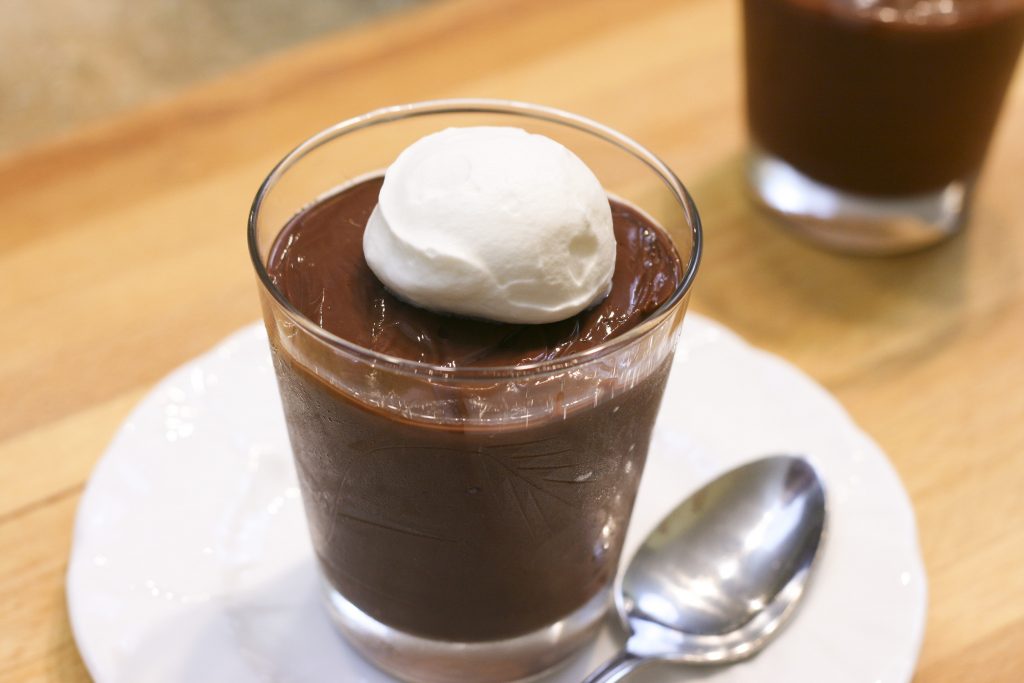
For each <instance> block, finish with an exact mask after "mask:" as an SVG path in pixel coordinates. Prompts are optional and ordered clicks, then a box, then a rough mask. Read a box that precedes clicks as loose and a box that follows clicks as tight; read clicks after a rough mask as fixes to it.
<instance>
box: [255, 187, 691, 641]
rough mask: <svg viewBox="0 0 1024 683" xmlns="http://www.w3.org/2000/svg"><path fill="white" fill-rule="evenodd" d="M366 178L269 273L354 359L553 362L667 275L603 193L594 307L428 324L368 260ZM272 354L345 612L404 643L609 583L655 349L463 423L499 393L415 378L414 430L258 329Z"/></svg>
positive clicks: (666, 262)
mask: <svg viewBox="0 0 1024 683" xmlns="http://www.w3.org/2000/svg"><path fill="white" fill-rule="evenodd" d="M381 182H382V180H381V178H374V179H371V180H365V181H362V182H360V183H357V184H355V185H354V186H351V187H348V188H347V189H344V190H342V191H340V192H337V193H336V194H334V195H332V196H329V197H326V198H324V199H322V200H320V201H318V202H316V203H314V204H313V205H311V206H309V207H307V208H306V209H304V210H303V211H302V212H300V213H299V214H298V215H297V216H295V217H294V218H293V219H292V220H291V221H290V222H289V223H288V224H287V225H286V226H285V227H284V228H283V230H282V231H281V233H280V235H279V236H278V238H277V240H276V242H275V243H274V245H273V247H272V249H271V251H270V256H269V259H268V264H267V270H268V272H269V274H270V277H271V279H272V281H273V283H274V285H275V286H276V287H277V288H279V289H280V291H281V292H282V294H283V295H284V297H285V298H286V299H287V300H288V301H289V302H290V303H291V305H292V306H294V307H295V308H296V309H297V310H298V311H299V312H301V313H302V314H303V315H304V316H305V317H307V318H309V319H310V320H312V321H313V322H314V323H316V324H318V325H320V326H321V327H323V328H324V329H325V330H327V331H328V332H331V333H333V334H335V335H337V336H338V337H341V338H342V339H344V340H347V341H348V342H351V343H354V344H356V345H358V346H360V347H362V348H365V349H369V350H372V351H375V352H379V353H382V354H387V355H388V356H392V357H395V358H400V359H406V360H410V361H418V362H421V363H428V364H431V365H435V366H444V367H446V368H452V369H464V368H495V367H507V366H518V365H523V364H532V363H536V362H538V361H551V360H557V359H560V358H566V357H568V356H570V355H573V354H577V353H579V352H581V351H586V350H587V349H592V348H594V347H595V346H597V345H599V344H602V343H604V342H607V341H608V340H609V339H612V338H614V337H616V336H618V335H621V334H623V333H624V332H626V331H628V330H630V329H631V328H633V327H635V326H636V325H638V324H639V323H641V322H642V321H644V320H646V319H647V318H649V317H650V316H651V315H652V314H653V313H654V312H655V311H656V310H658V309H659V308H660V307H661V306H662V305H663V304H665V303H666V302H667V301H668V300H669V299H670V298H671V297H672V295H673V293H675V292H676V290H677V288H678V287H679V285H680V283H681V281H682V278H683V272H682V271H683V268H682V264H681V263H680V259H679V256H678V254H677V253H676V250H675V248H674V247H673V245H672V242H671V240H670V238H669V237H668V236H667V235H666V234H665V233H664V232H663V231H662V230H661V228H659V227H658V226H656V225H655V224H654V223H653V222H652V221H651V219H649V218H648V217H646V216H645V215H644V214H643V213H641V212H640V211H638V210H637V209H635V208H633V207H631V206H630V205H628V204H625V203H623V202H619V201H616V200H611V202H610V203H611V207H612V217H613V225H614V232H615V238H616V242H617V257H616V263H615V272H614V276H613V280H612V288H611V293H610V294H609V295H608V297H607V298H605V299H604V300H603V301H602V302H601V303H599V304H598V305H596V306H595V307H593V308H591V309H589V310H586V311H583V312H582V313H580V314H578V315H575V316H573V317H571V318H569V319H568V320H563V321H560V322H556V323H549V324H542V325H520V324H507V323H495V322H487V321H483V320H471V319H466V318H459V317H453V316H448V315H443V314H438V313H433V312H431V311H428V310H425V309H422V308H418V307H415V306H412V305H410V304H407V303H405V302H403V301H402V300H400V299H398V298H396V297H395V296H393V295H392V294H391V293H390V292H389V291H388V290H386V289H385V288H384V286H383V285H382V284H381V283H380V281H379V280H378V279H377V278H376V277H375V276H374V274H373V272H372V271H371V270H370V269H369V267H368V266H367V264H366V261H365V258H364V256H363V250H362V247H361V245H362V234H363V230H364V228H365V225H366V222H367V220H368V217H369V215H370V213H371V211H372V210H373V208H374V206H375V205H376V203H377V196H378V194H379V191H380V187H381ZM268 327H269V326H268ZM271 346H272V350H273V353H274V359H275V363H276V366H277V372H278V378H279V383H280V387H281V395H282V399H283V402H284V408H285V413H286V417H287V422H288V427H289V433H290V437H291V441H292V446H293V450H294V452H295V458H296V463H297V466H298V472H299V477H300V480H301V483H302V491H303V496H304V503H305V506H306V513H307V518H308V520H309V524H310V528H311V533H312V535H313V540H314V547H315V548H316V550H317V553H318V556H319V560H320V563H321V566H322V569H323V573H324V575H325V576H326V578H327V580H328V581H329V582H330V583H331V584H332V585H333V586H334V587H335V588H336V589H337V590H338V591H339V592H340V593H341V594H342V595H343V596H344V597H345V598H346V599H347V600H348V601H350V602H351V603H353V604H354V605H355V606H356V607H358V608H359V609H361V610H362V611H363V612H365V613H366V614H368V615H370V616H371V617H373V618H375V619H376V620H378V621H380V622H382V623H384V624H386V625H388V626H391V627H394V628H397V629H400V630H402V631H405V632H408V633H411V634H415V635H419V636H423V637H427V638H432V639H441V640H449V641H460V642H472V641H484V640H495V639H503V638H510V637H514V636H517V635H521V634H525V633H528V632H531V631H534V630H536V629H538V628H542V627H544V626H547V625H549V624H552V623H554V622H556V621H558V620H559V619H561V618H563V617H565V616H566V615H568V614H570V613H572V612H574V611H575V610H577V609H579V608H580V607H582V606H583V605H585V604H586V603H588V601H590V600H592V599H594V598H595V596H597V595H598V594H599V592H601V591H602V590H604V589H607V588H608V586H609V585H610V583H611V581H612V579H613V577H614V575H615V571H616V566H617V563H618V559H619V554H620V551H621V549H622V540H623V536H624V533H625V526H626V523H627V522H628V519H629V513H630V511H631V509H632V506H633V500H634V497H635V494H636V488H637V483H638V479H639V477H640V474H641V471H642V469H643V465H644V460H645V457H646V452H647V447H648V443H649V441H650V436H651V429H652V427H653V424H654V419H655V416H656V414H657V410H658V405H659V403H660V400H661V394H662V390H663V388H664V383H665V380H666V377H667V374H668V365H669V363H670V361H671V354H669V356H668V357H667V358H664V359H663V360H661V361H659V365H658V366H657V367H656V368H654V369H653V370H651V371H649V372H646V373H638V374H637V376H636V379H635V381H628V382H623V381H621V380H617V381H616V382H611V381H610V380H607V379H605V380H602V379H594V378H593V377H589V376H585V373H581V374H580V376H579V377H578V378H575V379H573V378H570V379H568V380H566V379H565V378H562V379H561V380H560V381H562V382H570V383H571V382H576V383H578V384H579V385H580V386H575V387H574V386H570V385H565V386H564V387H563V388H564V391H558V392H557V393H552V394H551V395H552V396H554V397H555V398H553V399H552V400H553V401H555V402H556V403H555V405H553V406H551V407H549V409H548V410H547V412H546V417H542V418H540V419H520V420H496V421H495V422H494V423H493V424H490V423H487V422H486V421H483V422H480V421H477V422H474V423H472V424H470V423H467V422H465V421H463V420H462V419H461V418H462V417H464V416H465V415H466V414H467V413H468V412H471V411H474V410H477V406H478V404H479V403H480V402H481V400H483V401H484V402H487V401H490V402H493V403H494V404H496V405H500V404H501V402H502V400H503V399H502V397H503V396H504V395H505V392H508V391H514V390H515V386H514V382H499V383H495V382H487V381H484V380H481V381H479V382H476V381H474V382H471V383H466V384H465V385H459V386H460V387H461V388H453V385H450V384H449V385H445V386H443V387H442V386H435V385H433V384H430V383H429V382H426V381H425V382H424V383H423V385H422V386H420V387H419V389H418V391H421V392H428V393H429V392H431V391H433V392H436V396H435V397H434V398H438V399H440V400H438V405H440V406H443V410H442V411H441V412H439V413H435V414H432V415H431V416H430V419H424V418H423V417H422V416H415V415H413V416H410V415H405V414H403V413H402V412H401V411H396V410H393V409H389V408H388V407H387V406H381V405H377V404H371V403H369V402H366V401H364V400H362V399H361V397H360V396H357V395H354V394H353V393H351V392H347V391H345V390H343V389H341V388H339V387H338V386H337V385H336V384H333V383H331V382H329V381H327V380H325V379H323V378H322V377H321V376H319V373H318V372H317V370H316V369H315V368H310V367H308V365H307V364H306V363H304V362H302V361H301V360H299V359H297V358H296V357H294V355H293V354H291V353H289V350H288V346H287V343H286V340H283V339H282V338H281V337H280V336H277V335H275V333H274V332H273V331H272V332H271ZM629 371H630V369H629V368H624V369H623V372H624V373H626V374H628V373H629ZM613 384H614V387H613V386H612V385H613ZM573 391H575V392H577V393H581V392H582V393H583V394H584V395H586V396H589V397H590V399H589V400H587V401H584V402H569V401H568V400H567V399H560V398H558V397H560V396H564V395H568V394H571V393H573ZM385 393H386V392H385ZM560 400H566V404H565V405H563V406H562V407H561V408H559V407H558V405H557V402H558V401H560Z"/></svg>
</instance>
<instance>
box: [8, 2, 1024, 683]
mask: <svg viewBox="0 0 1024 683" xmlns="http://www.w3.org/2000/svg"><path fill="white" fill-rule="evenodd" d="M739 39H740V36H739V30H738V3H735V2H728V1H725V0H645V2H642V3H638V2H624V1H623V2H612V1H606V0H562V1H560V2H548V1H547V0H495V1H493V2H462V1H458V0H456V1H455V2H443V3H440V4H437V5H433V6H431V7H428V8H425V9H422V10H417V11H415V12H413V13H410V14H405V15H401V16H398V17H395V18H392V19H389V20H386V21H385V22H384V23H378V24H374V25H371V26H369V27H365V28H362V29H359V30H357V31H355V32H348V33H344V34H341V35H338V36H334V37H332V38H330V39H328V40H325V41H322V42H318V43H315V44H310V45H307V46H304V47H302V48H301V49H299V50H297V51H294V52H291V53H289V54H286V55H284V56H280V57H277V58H274V59H273V60H271V61H268V62H265V63H262V64H260V65H258V66H255V67H253V68H250V69H248V70H246V71H243V72H241V73H237V74H235V75H233V76H232V77H230V78H227V79H225V80H221V81H218V82H215V83H211V84H208V85H204V86H202V87H199V88H196V89H194V90H191V91H189V92H188V93H186V94H185V95H183V96H181V97H179V98H177V99H175V100H173V101H170V102H166V103H163V104H161V105H159V106H155V107H153V108H150V109H147V110H145V111H139V112H136V113H133V114H132V115H130V116H128V117H126V118H122V119H119V120H116V121H111V122H108V123H105V124H103V125H102V126H99V127H95V128H92V129H89V130H87V131H83V132H79V133H76V134H75V135H74V136H72V137H69V138H65V139H62V140H59V141H55V142H52V143H50V144H48V145H47V146H45V147H42V148H36V149H34V150H32V151H29V152H27V153H24V154H23V155H21V156H18V157H15V158H11V159H7V160H6V161H0V321H2V323H0V325H2V330H3V333H2V334H0V681H2V682H3V683H9V682H19V683H20V682H22V681H80V680H88V674H87V673H86V671H85V669H84V667H83V665H82V663H81V660H80V658H79V656H78V654H77V651H76V649H75V645H74V642H73V640H72V637H71V633H70V630H69V626H68V621H67V613H66V608H65V606H64V589H63V578H64V572H65V570H66V566H67V557H68V549H69V544H70V541H71V531H72V523H73V519H74V514H75V507H76V503H77V500H78V497H79V495H80V493H81V491H82V487H83V486H84V483H85V481H86V479H87V477H88V476H89V472H90V470H91V468H92V467H93V465H94V464H95V463H96V461H97V459H98V458H99V457H100V455H101V454H102V452H103V449H104V447H105V446H106V444H107V442H108V440H109V439H110V438H111V436H112V434H113V433H114V431H115V429H116V428H117V426H118V424H119V423H120V422H121V420H123V419H124V417H125V416H126V414H127V413H128V411H129V410H130V409H131V407H132V406H133V405H134V403H135V402H136V401H137V400H138V399H139V398H140V397H141V396H142V395H144V393H145V392H146V391H147V389H148V388H150V387H151V386H152V385H153V384H154V383H155V382H156V381H157V380H158V379H159V378H160V377H162V376H163V375H165V374H166V373H167V372H168V371H170V370H171V369H173V368H174V367H175V366H177V365H179V364H180V363H182V362H184V361H186V360H188V359H189V358H191V357H193V356H195V355H196V354H198V353H199V352H201V351H203V350H205V349H207V348H208V347H210V346H211V345H213V344H214V343H215V342H216V341H217V340H219V339H220V338H222V337H223V336H225V335H227V334H228V333H230V332H231V331H233V330H235V329H236V328H238V327H240V326H241V325H244V324H245V323H248V322H250V321H252V320H254V319H256V318H257V317H258V315H259V311H258V308H257V302H256V289H255V283H254V278H253V275H252V274H251V272H250V266H249V263H248V257H247V254H246V250H245V242H244V227H245V218H246V213H247V210H248V207H249V203H250V201H251V199H252V196H253V194H254V192H255V190H256V187H257V185H258V184H259V182H260V180H261V179H262V178H263V176H264V175H265V174H266V172H267V171H268V170H269V169H270V167H271V166H272V164H273V163H274V162H275V161H276V160H277V159H278V158H280V157H281V156H282V155H283V154H284V153H285V152H286V151H287V150H288V149H289V148H291V147H292V146H293V145H295V144H296V143H297V142H299V141H300V140H302V139H303V138H305V137H306V136H308V135H309V134H311V133H313V132H315V131H317V130H318V129H320V128H323V127H324V126H326V125H328V124H331V123H333V122H335V121H337V120H339V119H342V118H344V117H347V116H349V115H352V114H356V113H360V112H363V111H365V110H368V109H371V108H373V107H377V106H380V105H385V104H394V103H397V102H403V101H412V100H419V99H425V98H434V97H447V96H496V97H506V98H516V99H525V100H532V101H538V102H542V103H546V104H551V105H555V106H559V107H563V108H566V109H569V110H572V111H576V112H579V113H581V114H584V115H587V116H591V117H594V118H596V119H599V120H601V121H603V122H605V123H607V124H609V125H611V126H613V127H615V128H618V129H620V130H622V131H624V132H626V133H627V134H629V135H631V136H633V137H635V138H637V139H638V140H639V141H640V142H642V143H644V144H646V145H647V146H649V147H650V148H651V149H653V150H654V151H655V152H656V153H658V154H659V155H661V156H662V157H663V158H665V159H666V160H667V161H668V162H669V163H670V165H672V166H673V167H674V168H675V170H676V171H677V173H678V174H679V175H680V176H681V177H682V178H683V180H684V182H686V183H687V184H688V185H689V187H690V188H691V190H692V192H693V195H694V197H695V199H696V202H697V204H698V206H699V208H700V211H701V213H702V215H703V219H704V224H705V228H706V240H707V249H706V256H705V260H704V263H703V267H702V271H701V274H700V277H699V279H698V284H697V289H696V294H695V299H694V307H695V308H696V309H697V310H699V311H701V312H703V313H706V314H708V315H710V316H712V317H714V318H717V319H718V320H720V321H722V322H724V323H725V324H727V325H729V326H730V327H732V328H733V329H735V330H736V331H737V332H739V333H740V334H742V335H743V336H745V337H746V338H747V339H749V340H750V341H751V342H753V343H754V344H756V345H759V346H762V347H764V348H766V349H768V350H770V351H772V352H775V353H778V354H780V355H782V356H784V357H786V358H788V359H789V360H791V361H793V362H795V363H796V364H797V365H798V366H800V367H802V368H803V369H804V370H806V371H807V372H808V373H810V374H811V375H812V376H814V377H815V378H817V379H818V380H819V381H820V382H822V383H823V384H824V385H825V386H826V387H828V389H830V390H831V391H832V392H834V393H835V394H836V395H837V396H838V397H839V399H840V400H841V401H842V402H843V403H844V404H845V405H846V406H847V408H848V409H849V410H850V412H851V413H852V414H853V416H854V418H855V419H856V420H857V421H858V422H859V423H860V424H861V425H862V426H863V427H864V428H865V429H866V430H867V431H868V432H869V433H870V434H871V435H873V436H874V438H875V439H877V441H878V442H879V443H880V444H881V445H882V447H883V448H884V449H885V450H886V451H887V452H888V454H889V455H890V457H891V458H892V460H893V462H894V464H895V466H896V468H897V470H898V471H899V473H900V475H901V476H902V478H903V481H904V482H905V484H906V486H907V488H908V490H909V492H910V496H911V498H912V500H913V502H914V506H915V509H916V512H917V515H918V522H919V526H920V533H921V542H922V546H923V550H924V555H925V562H926V565H927V569H928V574H929V578H930V607H929V614H928V627H927V634H926V638H925V643H924V649H923V651H922V654H921V660H920V665H919V668H918V673H917V676H916V678H915V681H917V682H918V683H964V682H966V681H972V682H973V681H986V682H988V683H1019V681H1021V680H1022V679H1024V569H1022V566H1024V505H1022V503H1021V492H1022V491H1024V199H1022V189H1021V188H1022V187H1024V185H1022V182H1021V178H1024V73H1022V72H1020V71H1019V72H1018V74H1017V77H1016V80H1015V82H1014V85H1013V88H1012V90H1011V92H1010V94H1009V96H1008V100H1007V104H1006V107H1005V109H1004V114H1003V117H1002V122H1001V125H1000V128H999V130H998V131H997V136H996V139H995V141H994V144H993V148H992V151H991V153H990V156H989V159H988V161H987V163H986V166H985V169H984V173H983V176H982V178H981V186H980V191H979V193H978V195H977V200H976V203H975V208H974V215H973V219H972V221H971V225H970V227H969V229H968V230H967V232H966V233H965V234H963V235H961V236H960V237H957V238H956V239H954V240H952V241H951V242H949V243H947V244H944V245H941V246H940V247H938V248H934V249H931V250H929V251H926V252H923V253H919V254H916V255H913V256H907V257H901V258H889V259H867V258H849V257H841V256H837V255H833V254H829V253H826V252H822V251H819V250H816V249H814V248H812V247H809V246H807V245H805V244H803V243H801V242H799V241H797V240H795V239H794V238H792V237H790V236H789V235H788V234H786V233H785V232H783V231H781V230H780V229H779V227H778V225H777V224H775V223H774V222H773V220H771V219H770V218H768V217H766V216H764V215H762V214H761V213H760V212H758V211H757V210H755V209H754V208H753V207H752V206H751V204H750V202H749V201H748V200H747V198H746V196H745V194H744V188H743V184H742V182H741V175H740V160H741V155H742V152H743V149H744V144H745V133H744V126H743V119H742V98H741V83H742V82H741V72H740V60H739V55H740V51H739V47H740V46H739ZM864 656H871V654H870V653H865V655H864ZM865 683H872V682H868V681H866V682H865Z"/></svg>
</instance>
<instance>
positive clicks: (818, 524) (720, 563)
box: [584, 455, 826, 683]
mask: <svg viewBox="0 0 1024 683" xmlns="http://www.w3.org/2000/svg"><path fill="white" fill-rule="evenodd" d="M825 518H826V513H825V490H824V486H823V485H822V482H821V480H820V479H819V477H818V475H817V473H816V472H815V470H814V468H813V467H812V466H811V465H810V463H808V462H807V461H806V460H804V459H803V458H800V457H796V456H789V455H780V456H771V457H767V458H762V459H760V460H755V461H753V462H750V463H747V464H746V465H742V466H740V467H738V468H736V469H734V470H731V471H729V472H726V473H725V474H723V475H722V476H720V477H719V478H717V479H715V480H714V481H712V482H711V483H709V484H707V485H705V486H704V487H703V488H701V489H700V490H699V491H697V492H696V493H694V494H693V495H692V496H690V497H689V498H688V499H686V500H685V501H683V502H682V503H681V504H680V505H679V506H678V507H676V509H675V510H673V511H672V512H671V513H669V515H668V516H666V517H665V518H664V519H663V520H662V521H661V523H660V524H658V526H657V527H656V528H655V529H654V530H653V531H652V532H651V533H650V535H649V536H648V537H647V539H646V540H645V541H644V543H643V544H642V545H641V546H640V549H639V550H638V551H637V553H636V555H635V556H634V557H633V559H632V561H631V562H630V564H629V567H628V568H627V569H626V572H625V573H624V574H623V575H622V576H621V578H620V579H619V581H618V582H617V584H616V591H615V595H616V607H617V609H618V611H619V616H620V617H621V619H622V621H623V624H624V626H625V627H626V630H627V631H628V633H629V634H630V635H629V639H628V640H627V642H626V646H625V648H624V649H623V651H622V652H621V653H619V654H618V655H617V656H616V657H614V658H613V659H612V660H610V661H609V662H607V663H606V664H605V665H604V666H603V667H601V668H600V669H598V670H597V671H595V672H594V673H593V674H591V676H590V677H588V678H587V680H586V681H585V682H584V683H612V682H613V681H619V680H621V679H622V678H624V677H625V676H626V675H627V674H628V673H629V672H630V671H632V670H633V669H635V668H637V667H638V666H640V665H642V664H644V663H646V662H649V661H656V660H662V661H671V662H679V663H686V664H725V663H729V662H736V661H740V660H742V659H745V658H747V657H750V656H752V655H754V654H756V653H757V652H759V651H760V650H761V649H762V648H764V646H765V645H767V644H768V642H769V641H770V640H771V638H772V637H773V636H775V635H776V634H777V633H778V632H779V630H780V628H781V627H782V626H783V625H784V624H785V622H786V621H787V620H788V619H789V617H790V616H791V615H792V613H793V610H794V609H795V607H796V605H797V603H798V602H799V600H800V598H801V597H802V596H803V594H804V592H805V589H806V587H807V582H808V579H809V577H810V574H811V570H812V568H813V567H814V563H815V560H816V558H817V557H818V555H819V552H818V551H819V548H820V546H821V540H822V538H823V536H824V531H825Z"/></svg>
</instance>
